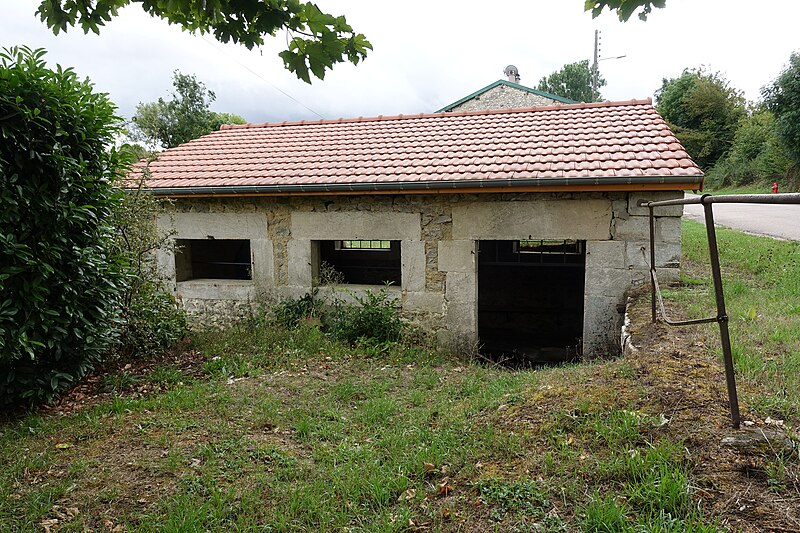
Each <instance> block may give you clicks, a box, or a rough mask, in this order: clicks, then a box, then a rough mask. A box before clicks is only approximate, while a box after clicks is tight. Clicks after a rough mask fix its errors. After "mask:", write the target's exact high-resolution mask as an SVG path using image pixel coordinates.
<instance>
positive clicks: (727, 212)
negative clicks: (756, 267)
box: [683, 194, 800, 241]
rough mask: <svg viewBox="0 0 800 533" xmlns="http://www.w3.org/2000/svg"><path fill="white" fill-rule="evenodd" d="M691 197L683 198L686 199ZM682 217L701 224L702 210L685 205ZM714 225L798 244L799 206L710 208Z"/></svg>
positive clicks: (700, 207) (799, 236) (727, 206)
mask: <svg viewBox="0 0 800 533" xmlns="http://www.w3.org/2000/svg"><path fill="white" fill-rule="evenodd" d="M692 196H695V195H693V194H687V195H686V198H690V197H692ZM683 215H684V216H685V217H686V218H690V219H692V220H699V221H700V222H703V221H704V220H705V218H704V216H703V206H702V205H700V204H692V205H686V206H684V208H683ZM714 222H716V223H717V224H718V225H720V226H727V227H729V228H734V229H738V230H742V231H745V232H747V233H754V234H756V235H767V236H769V237H777V238H779V239H788V240H793V241H800V205H789V204H773V205H769V204H714Z"/></svg>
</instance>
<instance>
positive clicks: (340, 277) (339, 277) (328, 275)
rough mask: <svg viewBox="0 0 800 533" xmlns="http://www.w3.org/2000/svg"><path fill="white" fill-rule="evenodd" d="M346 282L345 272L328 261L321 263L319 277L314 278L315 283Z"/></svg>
mask: <svg viewBox="0 0 800 533" xmlns="http://www.w3.org/2000/svg"><path fill="white" fill-rule="evenodd" d="M344 282H345V280H344V274H342V273H341V272H340V271H339V270H337V269H336V267H334V266H333V265H332V264H330V263H328V262H327V261H322V262H321V263H320V264H319V278H317V279H316V280H314V284H315V285H341V284H343V283H344Z"/></svg>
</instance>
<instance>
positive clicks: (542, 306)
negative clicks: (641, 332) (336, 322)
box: [147, 100, 703, 359]
mask: <svg viewBox="0 0 800 533" xmlns="http://www.w3.org/2000/svg"><path fill="white" fill-rule="evenodd" d="M150 171H151V175H150V178H149V181H148V182H147V186H148V187H149V188H150V190H151V191H152V192H153V193H154V194H157V195H163V196H165V197H169V198H172V199H174V201H173V202H172V203H171V204H170V208H169V209H170V211H169V213H167V214H164V215H163V216H161V217H160V219H159V225H160V226H161V228H162V229H163V230H164V231H172V232H173V235H174V239H175V244H176V247H175V248H174V251H172V249H169V250H162V251H161V252H160V253H159V254H158V260H159V264H160V267H161V269H162V271H163V273H164V274H165V275H166V276H167V278H168V279H170V280H171V282H172V287H173V289H174V291H175V294H176V295H177V296H178V297H179V298H180V299H181V301H182V302H183V304H184V305H185V306H186V308H187V310H188V311H189V312H190V314H192V315H193V316H194V317H195V318H196V319H198V320H213V317H220V316H229V315H231V314H237V313H241V312H246V311H247V309H248V308H249V307H250V306H251V305H253V304H255V303H257V302H277V301H280V300H282V299H286V298H296V297H299V296H302V295H303V294H305V293H307V292H309V291H311V290H313V289H314V288H315V287H316V288H318V290H319V291H320V293H321V294H323V295H329V294H331V293H332V292H333V291H339V292H341V291H342V290H343V289H346V290H347V291H346V293H356V294H358V293H359V292H361V291H365V290H367V289H373V290H374V289H377V288H380V287H382V286H383V285H384V283H386V282H390V283H391V285H390V286H389V289H388V290H389V292H390V294H391V296H392V297H393V298H396V300H397V304H398V306H399V307H400V308H401V310H402V312H403V313H404V314H405V315H406V316H407V317H409V318H410V319H412V320H415V321H416V322H418V323H420V324H421V325H423V326H424V327H426V328H427V329H429V330H432V331H435V332H437V335H438V336H439V338H441V339H448V338H449V339H453V340H455V341H460V342H464V341H470V342H472V341H475V340H479V341H480V342H481V343H482V344H483V345H484V346H485V347H486V350H490V351H491V350H493V351H500V352H504V353H505V352H517V353H526V354H533V356H534V357H537V358H541V359H565V358H570V357H572V356H575V355H577V354H580V353H582V354H585V355H589V356H591V355H594V354H597V353H605V352H607V351H608V350H609V349H610V347H611V346H613V345H614V344H615V343H616V339H617V338H618V334H619V327H620V323H621V318H622V315H621V313H622V312H623V309H624V304H625V297H626V291H628V290H629V289H630V288H631V287H633V286H636V285H639V284H642V283H645V281H646V280H647V265H646V262H645V259H644V255H643V253H642V252H643V250H645V249H646V248H647V246H648V219H647V216H646V215H647V213H646V210H645V209H643V208H640V207H637V201H638V200H639V199H640V198H646V199H651V200H664V199H668V198H679V197H682V195H683V192H682V191H683V190H686V189H698V188H700V186H701V184H702V179H703V177H702V173H701V172H700V170H699V169H698V168H697V166H696V165H695V164H694V163H693V162H692V161H691V160H690V159H689V156H688V155H687V154H686V152H685V151H684V149H683V148H682V147H681V145H680V144H679V143H678V141H677V139H676V138H675V137H674V135H673V134H672V133H671V132H670V131H669V129H668V127H667V125H666V123H665V122H664V120H663V119H662V118H661V117H660V116H659V115H658V113H657V112H656V110H655V109H654V107H653V106H652V103H651V102H650V101H649V100H647V101H628V102H612V103H601V104H575V105H567V104H560V105H558V106H549V107H539V108H529V109H510V110H484V111H473V112H451V113H438V114H427V115H412V116H402V115H401V116H394V117H376V118H359V119H338V120H321V121H314V122H308V121H303V122H284V123H272V124H248V125H242V126H223V129H221V130H220V131H218V132H214V133H211V134H209V135H206V136H204V137H202V138H200V139H196V140H194V141H191V142H188V143H186V144H184V145H181V146H179V147H177V148H173V149H171V150H167V151H166V152H164V153H163V154H161V156H160V157H159V158H158V160H156V161H155V162H153V163H151V164H150ZM657 215H658V218H657V219H656V238H657V239H658V241H659V247H658V257H657V262H658V267H659V268H661V269H662V272H663V273H664V274H665V275H666V274H668V273H670V272H672V274H673V275H677V268H678V262H679V259H680V216H681V210H680V208H679V207H678V208H663V209H662V210H661V211H659V212H657ZM331 272H335V273H336V276H331V275H330V273H331ZM332 280H334V282H332Z"/></svg>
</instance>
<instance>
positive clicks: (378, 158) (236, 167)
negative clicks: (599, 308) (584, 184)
mask: <svg viewBox="0 0 800 533" xmlns="http://www.w3.org/2000/svg"><path fill="white" fill-rule="evenodd" d="M150 171H151V176H150V179H149V181H148V186H149V187H152V188H163V187H166V188H170V191H172V189H173V188H182V187H193V188H194V187H198V188H202V187H226V186H231V187H233V186H271V185H284V186H291V185H308V184H347V183H375V184H380V183H383V184H387V185H388V186H391V184H393V183H397V184H398V188H399V187H400V184H401V183H402V182H419V181H430V182H436V181H442V180H458V181H465V182H469V181H474V180H493V179H498V180H511V181H512V182H513V180H515V179H520V180H530V179H546V178H561V177H567V178H588V177H591V178H599V182H602V179H603V178H604V177H605V178H613V177H631V178H636V177H640V176H678V177H686V178H687V180H686V181H687V182H692V183H698V182H699V181H700V179H701V178H702V172H701V171H700V169H699V168H697V166H696V165H695V164H694V163H693V162H692V161H691V159H690V158H689V156H688V154H687V153H686V151H685V150H684V149H683V147H682V146H681V145H680V143H679V142H678V141H677V139H676V138H675V136H674V135H673V134H672V132H671V131H670V130H669V128H668V127H667V125H666V123H665V122H664V120H663V119H662V118H661V117H660V116H659V115H658V113H657V112H656V110H655V108H653V106H652V104H651V103H650V102H649V101H635V100H633V101H629V102H605V103H600V104H576V105H559V106H551V107H538V108H530V109H511V110H486V111H474V112H467V113H445V114H434V115H409V116H402V115H400V116H396V117H376V118H356V119H336V120H321V121H315V122H308V121H303V122H281V123H273V124H245V125H241V126H223V129H221V130H220V131H217V132H214V133H211V134H209V135H206V136H204V137H201V138H199V139H195V140H193V141H191V142H188V143H186V144H183V145H181V146H178V147H177V148H173V149H170V150H167V151H165V152H163V153H162V154H160V156H159V158H158V159H157V160H156V161H154V162H152V163H151V164H150ZM595 181H596V180H591V182H592V183H594V182H595ZM174 193H175V194H179V193H180V191H174Z"/></svg>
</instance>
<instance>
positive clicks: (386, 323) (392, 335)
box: [329, 287, 403, 343]
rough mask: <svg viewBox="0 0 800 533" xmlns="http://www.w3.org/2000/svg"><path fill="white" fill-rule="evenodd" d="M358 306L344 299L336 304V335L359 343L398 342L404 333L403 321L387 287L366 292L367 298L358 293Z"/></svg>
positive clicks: (332, 324) (333, 330) (332, 322)
mask: <svg viewBox="0 0 800 533" xmlns="http://www.w3.org/2000/svg"><path fill="white" fill-rule="evenodd" d="M355 299H356V302H357V303H358V305H348V304H344V303H342V302H341V301H339V302H337V303H336V304H335V305H334V309H333V311H332V312H331V314H330V317H329V329H330V332H331V334H332V335H333V336H334V338H336V339H338V340H341V341H345V342H349V343H355V342H357V341H368V342H377V343H381V342H396V341H399V340H400V337H401V336H402V333H403V322H402V321H401V320H400V315H399V313H398V311H397V308H396V307H395V306H394V303H393V302H392V301H391V300H389V291H388V289H387V288H386V287H384V288H382V289H381V290H380V291H378V292H373V291H370V290H367V291H366V295H365V296H364V297H359V296H355Z"/></svg>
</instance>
